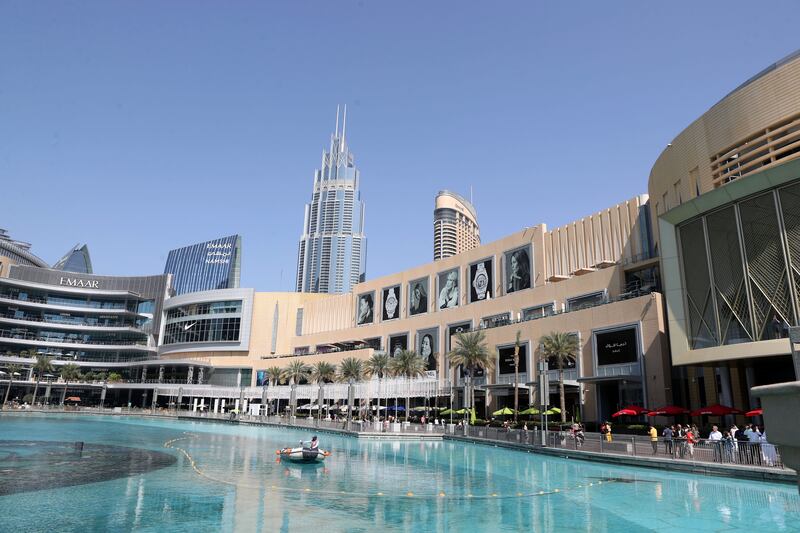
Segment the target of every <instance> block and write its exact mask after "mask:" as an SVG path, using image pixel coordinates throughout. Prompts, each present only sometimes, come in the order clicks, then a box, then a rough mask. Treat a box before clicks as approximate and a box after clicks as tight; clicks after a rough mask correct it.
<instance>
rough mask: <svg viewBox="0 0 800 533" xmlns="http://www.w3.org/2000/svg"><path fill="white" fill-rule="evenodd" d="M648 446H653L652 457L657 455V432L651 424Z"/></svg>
mask: <svg viewBox="0 0 800 533" xmlns="http://www.w3.org/2000/svg"><path fill="white" fill-rule="evenodd" d="M649 433H650V444H651V445H652V446H653V455H656V454H657V453H658V430H657V429H656V427H655V426H654V425H653V424H650V431H649Z"/></svg>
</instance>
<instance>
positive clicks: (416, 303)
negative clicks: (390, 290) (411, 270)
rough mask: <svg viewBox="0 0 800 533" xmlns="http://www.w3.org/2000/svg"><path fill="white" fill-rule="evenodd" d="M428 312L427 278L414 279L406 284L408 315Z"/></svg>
mask: <svg viewBox="0 0 800 533" xmlns="http://www.w3.org/2000/svg"><path fill="white" fill-rule="evenodd" d="M427 312H428V278H420V279H415V280H414V281H412V282H410V283H409V284H408V314H409V316H414V315H420V314H422V313H427Z"/></svg>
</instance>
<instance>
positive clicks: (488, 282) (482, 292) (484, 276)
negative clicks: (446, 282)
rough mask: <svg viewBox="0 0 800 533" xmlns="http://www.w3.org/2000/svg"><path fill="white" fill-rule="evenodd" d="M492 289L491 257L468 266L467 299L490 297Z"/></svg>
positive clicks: (472, 300) (478, 300)
mask: <svg viewBox="0 0 800 533" xmlns="http://www.w3.org/2000/svg"><path fill="white" fill-rule="evenodd" d="M493 291H494V260H493V259H492V258H489V259H484V260H483V261H478V262H477V263H472V264H471V265H470V266H469V301H470V303H472V302H480V301H483V300H488V299H490V298H491V297H492V292H493Z"/></svg>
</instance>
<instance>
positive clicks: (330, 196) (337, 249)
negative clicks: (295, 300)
mask: <svg viewBox="0 0 800 533" xmlns="http://www.w3.org/2000/svg"><path fill="white" fill-rule="evenodd" d="M346 130H347V106H345V108H344V113H343V115H342V129H341V132H340V131H339V108H338V107H337V108H336V131H335V133H334V134H333V135H332V136H331V145H330V150H329V151H327V152H326V151H324V150H323V152H322V166H321V168H320V169H319V170H317V171H316V172H315V173H314V189H313V191H312V193H311V202H310V203H308V204H306V210H305V216H304V222H303V235H302V237H300V245H299V249H298V253H297V291H298V292H325V293H344V292H348V291H349V290H350V288H351V287H352V286H353V285H354V284H356V283H358V282H360V281H364V275H365V271H366V266H367V265H366V263H367V238H366V237H365V236H364V202H362V201H361V192H360V191H359V188H358V187H359V172H358V169H356V167H355V163H354V162H353V154H352V153H350V150H349V149H348V147H347V142H346V140H345V132H346Z"/></svg>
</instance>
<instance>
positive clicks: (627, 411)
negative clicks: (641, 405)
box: [611, 408, 639, 418]
mask: <svg viewBox="0 0 800 533" xmlns="http://www.w3.org/2000/svg"><path fill="white" fill-rule="evenodd" d="M638 414H639V413H637V412H636V411H634V410H633V409H627V408H626V409H620V410H619V411H617V412H616V413H614V414H613V415H611V417H612V418H617V417H618V416H636V415H638Z"/></svg>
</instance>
